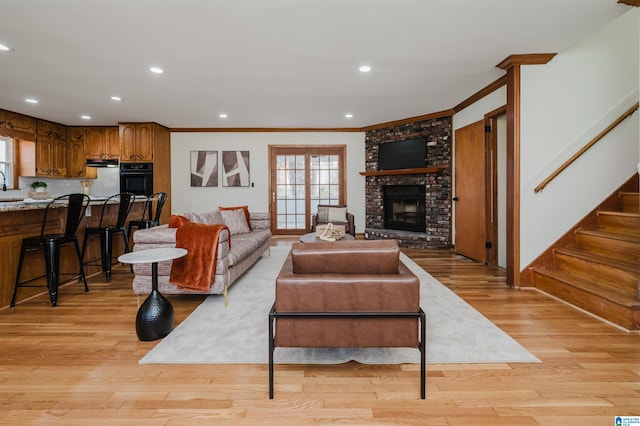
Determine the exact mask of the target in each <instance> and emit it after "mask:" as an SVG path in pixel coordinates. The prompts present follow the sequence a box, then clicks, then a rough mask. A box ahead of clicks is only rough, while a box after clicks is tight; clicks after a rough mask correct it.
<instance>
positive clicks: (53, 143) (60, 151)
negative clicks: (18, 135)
mask: <svg viewBox="0 0 640 426" xmlns="http://www.w3.org/2000/svg"><path fill="white" fill-rule="evenodd" d="M67 136H68V135H67V127H66V126H63V125H61V124H57V123H52V122H49V121H44V120H38V122H37V133H36V176H49V177H66V176H67V145H68V142H67Z"/></svg>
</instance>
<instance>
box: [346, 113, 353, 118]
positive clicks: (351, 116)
mask: <svg viewBox="0 0 640 426" xmlns="http://www.w3.org/2000/svg"><path fill="white" fill-rule="evenodd" d="M344 118H353V114H345V115H344Z"/></svg>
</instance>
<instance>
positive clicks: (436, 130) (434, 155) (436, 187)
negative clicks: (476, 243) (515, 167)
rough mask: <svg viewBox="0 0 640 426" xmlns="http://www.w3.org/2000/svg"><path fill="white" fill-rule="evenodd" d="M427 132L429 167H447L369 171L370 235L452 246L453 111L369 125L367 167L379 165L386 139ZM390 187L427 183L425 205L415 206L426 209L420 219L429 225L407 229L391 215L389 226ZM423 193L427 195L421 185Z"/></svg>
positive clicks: (410, 244)
mask: <svg viewBox="0 0 640 426" xmlns="http://www.w3.org/2000/svg"><path fill="white" fill-rule="evenodd" d="M421 137H422V138H426V140H427V167H428V168H430V167H437V166H445V167H444V168H443V169H442V170H438V171H433V172H429V173H419V174H402V173H401V172H400V173H398V171H394V173H393V174H383V175H376V176H367V177H366V184H365V191H366V194H365V196H366V207H365V208H366V224H365V238H367V239H396V240H398V243H399V244H400V246H402V247H410V248H450V247H451V175H450V168H449V167H448V166H449V164H450V163H451V117H450V116H447V117H438V118H433V119H428V120H423V121H416V122H412V123H405V124H401V125H396V126H392V127H387V128H381V129H375V130H370V131H367V132H366V138H365V156H366V171H367V172H370V171H377V170H378V147H379V146H380V144H382V143H387V142H395V141H401V140H405V139H412V138H421ZM387 187H402V188H408V187H413V188H415V187H420V188H424V207H423V208H420V207H417V208H416V209H415V210H416V211H417V210H419V211H420V214H421V215H422V214H424V218H420V220H417V222H419V223H421V224H424V231H422V229H420V230H419V231H416V230H407V227H406V226H404V225H399V224H398V223H396V222H394V221H391V223H390V221H389V220H387V225H386V226H385V211H386V210H385V197H384V194H385V189H386V188H387ZM387 192H388V190H387ZM418 193H419V194H420V195H419V196H422V192H421V191H419V192H418ZM388 203H389V201H387V206H386V207H387V208H389V204H388ZM405 209H406V208H405ZM406 210H408V211H407V212H405V213H409V212H412V211H413V210H414V208H413V207H409V208H408V209H406ZM423 212H424V213H423ZM422 219H424V220H422ZM420 226H422V225H420ZM395 228H400V229H395Z"/></svg>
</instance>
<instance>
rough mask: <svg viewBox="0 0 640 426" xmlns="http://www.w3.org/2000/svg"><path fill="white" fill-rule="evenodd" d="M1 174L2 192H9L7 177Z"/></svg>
mask: <svg viewBox="0 0 640 426" xmlns="http://www.w3.org/2000/svg"><path fill="white" fill-rule="evenodd" d="M0 173H2V190H3V191H6V190H7V177H6V176H5V175H4V172H3V171H0Z"/></svg>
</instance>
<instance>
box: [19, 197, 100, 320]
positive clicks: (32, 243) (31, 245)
mask: <svg viewBox="0 0 640 426" xmlns="http://www.w3.org/2000/svg"><path fill="white" fill-rule="evenodd" d="M88 204H89V197H88V196H87V195H85V194H68V195H62V196H60V197H57V198H55V199H54V200H53V201H51V202H50V203H49V204H47V206H46V207H45V209H44V218H43V220H42V228H41V230H40V235H38V236H35V237H27V238H23V239H22V246H21V248H20V260H19V262H18V272H17V273H16V284H15V287H14V290H13V297H12V298H11V307H14V306H15V305H16V294H17V293H18V287H37V286H36V285H25V284H28V283H30V282H32V281H34V280H36V279H38V278H42V277H43V275H41V276H38V277H35V278H32V279H29V280H27V281H23V282H20V273H21V272H22V264H23V262H24V257H25V254H26V253H27V252H31V251H34V250H38V249H43V251H44V262H45V269H46V277H47V287H48V288H49V296H50V298H51V306H56V305H57V303H58V286H59V284H60V283H59V279H60V275H70V274H67V273H61V272H60V247H61V246H63V245H64V244H71V243H73V245H74V247H75V251H76V255H77V256H78V264H79V266H80V270H79V272H78V274H73V275H74V277H73V278H70V279H69V281H70V280H72V279H75V278H80V279H82V282H83V283H84V291H89V287H88V286H87V280H86V278H85V275H84V268H83V265H82V255H81V254H80V245H79V244H78V235H77V231H78V226H79V225H80V221H81V220H82V217H83V216H84V212H85V210H86V208H87V205H88ZM53 205H62V206H65V205H66V207H67V218H66V222H65V227H64V233H63V234H45V230H46V229H45V228H46V225H47V216H48V215H49V212H50V211H51V207H52V206H53Z"/></svg>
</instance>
